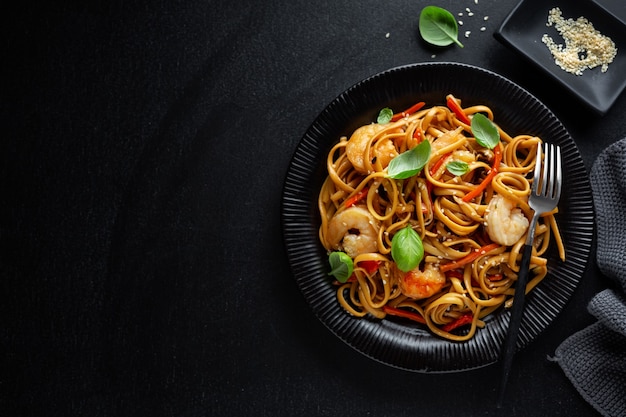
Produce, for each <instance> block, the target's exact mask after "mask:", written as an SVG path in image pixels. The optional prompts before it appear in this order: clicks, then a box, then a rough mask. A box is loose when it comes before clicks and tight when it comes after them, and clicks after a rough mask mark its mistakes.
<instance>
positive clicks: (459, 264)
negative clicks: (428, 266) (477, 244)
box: [439, 243, 500, 272]
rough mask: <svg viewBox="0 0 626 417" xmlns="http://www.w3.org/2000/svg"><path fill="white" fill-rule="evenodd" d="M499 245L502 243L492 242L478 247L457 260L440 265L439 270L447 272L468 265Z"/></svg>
mask: <svg viewBox="0 0 626 417" xmlns="http://www.w3.org/2000/svg"><path fill="white" fill-rule="evenodd" d="M499 247H500V244H498V243H490V244H488V245H485V246H483V247H481V248H480V249H476V250H474V251H473V252H470V253H469V254H468V255H465V256H464V257H462V258H461V259H458V260H456V261H452V262H448V263H447V264H443V265H441V266H440V267H439V270H440V271H441V272H447V271H451V270H453V269H457V268H460V267H462V266H465V265H467V264H468V263H470V262H473V261H474V260H476V258H478V257H479V256H481V255H484V254H485V253H487V252H490V251H492V250H494V249H497V248H499Z"/></svg>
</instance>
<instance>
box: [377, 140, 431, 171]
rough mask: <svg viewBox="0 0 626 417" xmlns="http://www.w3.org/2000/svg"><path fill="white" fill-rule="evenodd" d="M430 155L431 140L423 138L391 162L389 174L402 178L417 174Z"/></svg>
mask: <svg viewBox="0 0 626 417" xmlns="http://www.w3.org/2000/svg"><path fill="white" fill-rule="evenodd" d="M429 157H430V142H429V141H427V140H423V141H422V142H421V143H420V144H419V145H417V146H416V147H415V148H413V149H409V150H408V151H406V152H403V153H401V154H400V155H398V156H396V157H395V158H393V159H392V160H391V162H389V166H388V167H387V174H388V175H389V177H390V178H393V179H397V180H402V179H405V178H410V177H412V176H413V175H417V174H418V173H419V172H420V171H421V170H422V168H424V165H426V162H428V158H429Z"/></svg>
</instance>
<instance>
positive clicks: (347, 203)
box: [344, 187, 369, 208]
mask: <svg viewBox="0 0 626 417" xmlns="http://www.w3.org/2000/svg"><path fill="white" fill-rule="evenodd" d="M368 191H369V188H367V187H365V188H363V189H362V190H361V191H359V192H358V193H356V194H355V195H353V196H352V197H350V198H348V199H347V200H346V201H345V203H344V204H345V206H346V208H348V207H352V206H353V205H355V204H356V203H358V202H359V201H361V200H363V199H364V198H365V196H367V193H368Z"/></svg>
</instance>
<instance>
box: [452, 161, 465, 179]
mask: <svg viewBox="0 0 626 417" xmlns="http://www.w3.org/2000/svg"><path fill="white" fill-rule="evenodd" d="M446 169H447V170H448V171H450V172H451V173H452V175H456V176H458V177H460V176H462V175H465V174H467V173H468V171H469V164H468V163H467V162H464V161H452V162H448V163H447V164H446Z"/></svg>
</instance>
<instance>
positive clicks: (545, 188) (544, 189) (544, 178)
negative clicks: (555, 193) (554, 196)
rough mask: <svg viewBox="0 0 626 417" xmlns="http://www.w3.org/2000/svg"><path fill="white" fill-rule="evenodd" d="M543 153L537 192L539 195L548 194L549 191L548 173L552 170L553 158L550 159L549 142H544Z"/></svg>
mask: <svg viewBox="0 0 626 417" xmlns="http://www.w3.org/2000/svg"><path fill="white" fill-rule="evenodd" d="M543 147H544V155H543V162H544V164H545V165H544V167H543V172H542V175H541V192H538V193H537V194H539V195H550V194H549V193H550V192H551V191H550V190H549V187H550V185H551V184H550V173H551V172H554V160H553V159H552V152H551V149H550V144H548V143H544V145H543Z"/></svg>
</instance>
